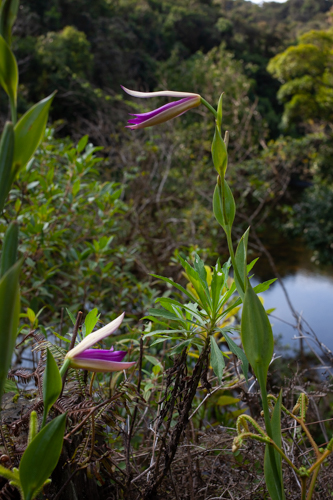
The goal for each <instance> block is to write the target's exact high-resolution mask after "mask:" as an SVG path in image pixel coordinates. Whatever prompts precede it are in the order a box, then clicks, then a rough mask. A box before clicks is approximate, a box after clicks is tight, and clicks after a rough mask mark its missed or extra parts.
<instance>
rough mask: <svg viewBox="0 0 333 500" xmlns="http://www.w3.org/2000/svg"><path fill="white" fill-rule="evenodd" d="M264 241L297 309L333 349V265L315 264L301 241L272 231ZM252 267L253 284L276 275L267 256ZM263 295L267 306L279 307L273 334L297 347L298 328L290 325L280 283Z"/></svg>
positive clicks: (275, 316)
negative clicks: (282, 236) (287, 238)
mask: <svg viewBox="0 0 333 500" xmlns="http://www.w3.org/2000/svg"><path fill="white" fill-rule="evenodd" d="M263 242H264V244H265V245H266V248H267V249H268V250H269V252H270V253H271V255H272V257H273V260H274V263H275V266H276V268H277V271H278V273H279V274H280V275H281V276H282V278H283V282H284V285H285V288H286V290H287V293H288V295H289V297H290V300H291V302H292V304H293V307H294V309H296V311H297V312H298V313H301V314H302V316H303V318H304V319H305V320H306V321H307V322H308V323H309V325H310V326H311V328H312V329H313V330H314V331H315V333H316V334H317V336H318V338H319V340H320V341H321V342H323V343H324V344H325V345H326V346H327V347H328V348H329V349H330V350H331V351H333V268H332V266H318V265H316V263H315V262H314V261H313V258H312V252H311V251H310V250H308V249H306V247H305V246H304V244H303V243H302V241H300V240H294V241H289V240H285V239H281V238H280V237H278V235H277V234H276V233H274V232H272V234H271V235H269V236H268V237H267V238H265V240H264V241H263ZM253 270H254V274H255V276H254V278H253V283H254V284H257V283H259V282H261V281H264V280H267V279H270V278H272V277H274V274H273V271H272V268H271V266H270V264H269V261H268V259H267V257H266V256H265V255H262V256H261V257H260V259H259V261H258V262H257V264H256V265H255V267H254V269H253ZM262 296H263V298H264V301H265V308H266V309H270V308H273V307H275V308H276V310H275V312H274V313H273V315H274V318H273V317H272V318H271V321H272V323H273V332H274V335H281V336H282V341H283V343H284V344H288V345H290V347H291V348H294V349H298V348H299V340H293V337H294V336H295V335H296V336H298V334H297V331H296V330H295V329H294V328H293V327H292V326H290V325H288V324H287V323H291V324H293V325H295V319H294V317H293V315H292V312H291V310H290V307H289V306H288V303H287V299H286V296H285V294H284V292H283V289H282V287H281V285H280V284H279V283H278V282H275V283H274V284H273V285H272V286H271V288H270V289H269V290H267V291H266V292H264V293H263V294H262ZM277 318H280V319H277Z"/></svg>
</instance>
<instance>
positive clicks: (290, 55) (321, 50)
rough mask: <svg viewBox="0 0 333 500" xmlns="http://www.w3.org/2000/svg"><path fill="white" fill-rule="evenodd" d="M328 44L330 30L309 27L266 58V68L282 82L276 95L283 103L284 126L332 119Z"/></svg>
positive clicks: (332, 82) (332, 84)
mask: <svg viewBox="0 0 333 500" xmlns="http://www.w3.org/2000/svg"><path fill="white" fill-rule="evenodd" d="M332 43H333V31H332V29H330V30H328V31H314V30H312V31H310V32H308V33H305V34H303V35H302V36H300V37H299V39H298V45H296V46H292V47H288V48H287V49H286V50H285V51H284V52H282V53H281V54H278V55H276V56H275V57H274V58H273V59H272V60H271V61H270V63H269V65H268V71H269V72H270V73H271V74H272V75H273V76H274V77H275V78H277V79H279V80H280V82H281V83H282V84H283V85H282V86H281V88H280V90H279V92H278V98H279V99H280V100H281V101H282V102H285V103H286V104H285V111H284V115H283V125H284V126H285V127H287V126H289V125H290V124H291V123H292V122H296V123H297V122H307V121H312V120H324V121H325V122H330V121H331V120H332V116H333V115H332V113H333V73H332V57H333V54H332Z"/></svg>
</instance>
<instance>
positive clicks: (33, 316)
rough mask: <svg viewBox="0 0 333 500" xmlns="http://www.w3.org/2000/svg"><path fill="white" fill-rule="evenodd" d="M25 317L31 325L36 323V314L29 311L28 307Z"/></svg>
mask: <svg viewBox="0 0 333 500" xmlns="http://www.w3.org/2000/svg"><path fill="white" fill-rule="evenodd" d="M27 316H28V320H29V321H30V323H32V324H33V323H34V322H35V321H36V314H35V312H34V311H33V310H32V309H30V307H28V309H27Z"/></svg>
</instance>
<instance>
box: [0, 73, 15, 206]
mask: <svg viewBox="0 0 333 500" xmlns="http://www.w3.org/2000/svg"><path fill="white" fill-rule="evenodd" d="M0 64H1V63H0ZM14 142H15V136H14V127H13V124H12V123H11V122H7V123H6V125H5V127H4V130H3V132H2V136H1V141H0V212H2V210H3V207H4V205H5V202H6V199H7V196H8V193H9V191H10V187H11V170H12V165H13V158H14Z"/></svg>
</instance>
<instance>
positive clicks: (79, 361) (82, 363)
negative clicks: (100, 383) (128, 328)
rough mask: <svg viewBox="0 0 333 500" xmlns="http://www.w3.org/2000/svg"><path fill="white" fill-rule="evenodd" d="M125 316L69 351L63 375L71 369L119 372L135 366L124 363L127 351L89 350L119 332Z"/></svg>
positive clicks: (62, 371)
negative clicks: (118, 329)
mask: <svg viewBox="0 0 333 500" xmlns="http://www.w3.org/2000/svg"><path fill="white" fill-rule="evenodd" d="M124 315H125V313H123V314H121V315H120V316H118V318H116V319H115V320H113V321H111V323H108V324H107V325H105V326H103V328H100V329H99V330H97V331H96V332H93V333H90V334H89V335H87V337H85V338H84V339H83V340H82V341H81V342H80V343H79V344H78V345H77V346H75V347H74V348H73V349H71V350H70V351H68V353H67V354H66V356H65V360H64V364H63V366H62V368H61V373H62V374H63V373H64V371H66V370H67V369H68V368H69V367H71V368H83V369H85V370H89V371H91V372H117V371H122V370H126V369H127V368H130V367H131V366H133V365H135V362H127V363H123V362H122V359H123V358H124V357H125V356H126V354H127V352H126V351H114V350H113V348H111V349H110V350H108V349H89V348H90V347H91V346H93V345H94V344H96V343H97V342H100V341H101V340H102V339H104V338H105V337H108V336H109V335H111V334H112V333H113V332H114V331H115V330H117V328H118V327H119V326H120V325H121V323H122V321H123V319H124Z"/></svg>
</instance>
